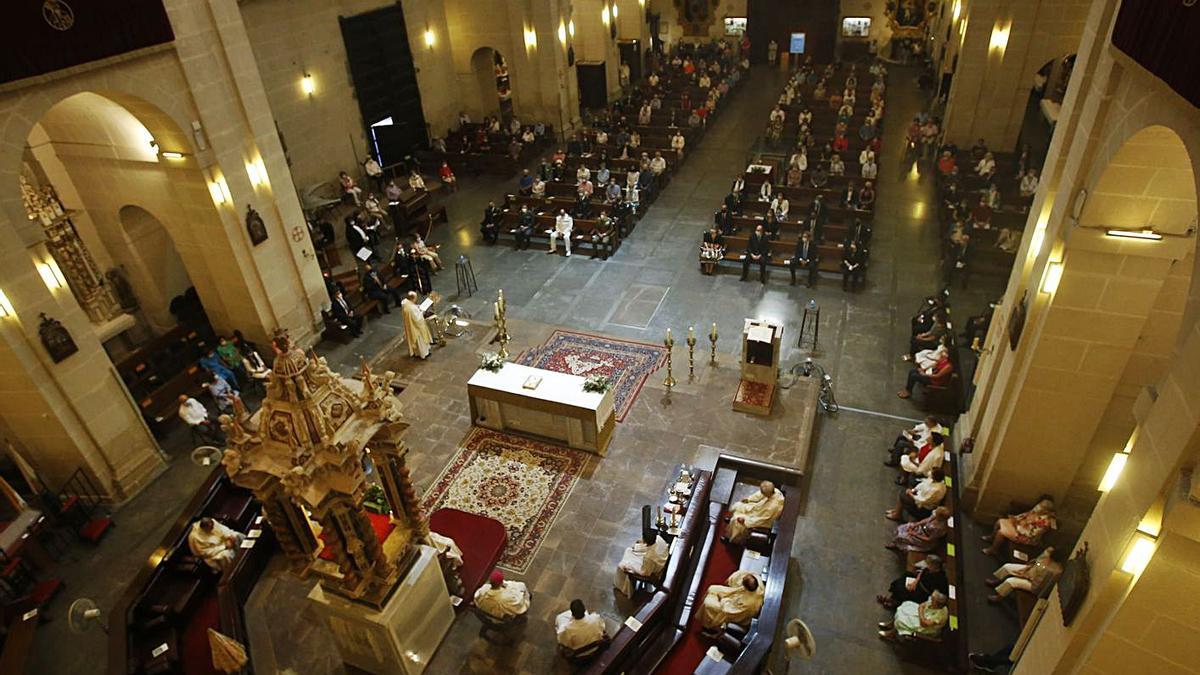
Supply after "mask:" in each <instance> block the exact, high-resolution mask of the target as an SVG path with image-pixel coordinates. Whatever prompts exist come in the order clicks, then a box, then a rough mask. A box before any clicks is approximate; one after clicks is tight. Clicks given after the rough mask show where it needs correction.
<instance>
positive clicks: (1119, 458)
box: [1096, 452, 1129, 492]
mask: <svg viewBox="0 0 1200 675" xmlns="http://www.w3.org/2000/svg"><path fill="white" fill-rule="evenodd" d="M1127 461H1129V455H1128V454H1126V453H1124V452H1118V453H1116V454H1114V455H1113V457H1112V461H1110V462H1109V463H1108V470H1107V471H1105V472H1104V478H1101V479H1100V486H1099V487H1098V488H1096V489H1098V490H1100V491H1101V492H1108V491H1109V490H1111V489H1113V486H1114V485H1116V484H1117V479H1118V478H1120V477H1121V471H1122V470H1124V469H1125V463H1126V462H1127Z"/></svg>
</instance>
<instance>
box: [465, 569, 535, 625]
mask: <svg viewBox="0 0 1200 675" xmlns="http://www.w3.org/2000/svg"><path fill="white" fill-rule="evenodd" d="M529 600H530V596H529V589H527V588H525V584H524V583H523V582H520V581H505V580H504V573H503V572H501V571H500V570H496V571H494V572H492V576H491V579H489V581H488V583H486V584H484V585H483V586H480V587H479V590H477V591H475V606H476V607H478V608H479V611H481V612H483V613H484V614H487V615H488V616H490V617H492V618H495V619H498V620H501V621H503V620H506V619H511V618H514V617H518V616H521V615H522V614H524V613H525V612H528V611H529Z"/></svg>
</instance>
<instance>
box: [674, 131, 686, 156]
mask: <svg viewBox="0 0 1200 675" xmlns="http://www.w3.org/2000/svg"><path fill="white" fill-rule="evenodd" d="M686 143H687V139H685V138H684V137H683V134H681V133H679V132H678V131H676V132H675V135H674V136H672V137H671V149H672V150H674V151H675V156H676V157H678V158H679V159H683V146H684V144H686Z"/></svg>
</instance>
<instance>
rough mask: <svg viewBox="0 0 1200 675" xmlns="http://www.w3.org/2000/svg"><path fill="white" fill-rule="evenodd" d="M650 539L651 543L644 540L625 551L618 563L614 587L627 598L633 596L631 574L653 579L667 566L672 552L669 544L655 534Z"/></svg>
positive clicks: (638, 541)
mask: <svg viewBox="0 0 1200 675" xmlns="http://www.w3.org/2000/svg"><path fill="white" fill-rule="evenodd" d="M649 539H650V543H646V541H645V540H643V539H638V540H637V541H635V542H633V546H630V547H629V548H627V549H625V555H623V556H621V562H619V563H617V574H616V579H615V580H614V581H613V587H614V588H616V589H617V590H618V591H619V592H620V593H621V594H622V595H624V596H625V597H629V596H631V595H633V582H632V581H631V580H630V578H629V575H630V574H636V575H638V576H640V577H653V576H656V575H657V574H658V573H659V572H661V571H662V569H663V567H665V566H666V564H667V558H668V557H669V556H670V552H671V548H670V547H669V546H667V542H665V541H663V539H662V537H658V536H655V535H654V533H653V532H651V533H650V535H649Z"/></svg>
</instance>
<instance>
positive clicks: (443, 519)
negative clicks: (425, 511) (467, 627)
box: [429, 509, 508, 607]
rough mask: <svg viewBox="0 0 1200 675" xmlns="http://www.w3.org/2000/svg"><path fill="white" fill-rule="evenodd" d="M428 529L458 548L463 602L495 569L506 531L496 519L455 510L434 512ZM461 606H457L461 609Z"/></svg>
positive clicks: (506, 539)
mask: <svg viewBox="0 0 1200 675" xmlns="http://www.w3.org/2000/svg"><path fill="white" fill-rule="evenodd" d="M429 529H431V530H433V531H434V532H437V533H438V534H440V535H442V536H446V537H450V538H451V539H453V540H454V543H456V544H458V547H459V548H460V549H462V553H463V566H462V569H460V570H459V572H458V574H459V576H460V577H462V582H463V592H464V593H465V595H466V599H467V600H470V599H471V598H473V597H475V589H477V588H479V587H480V586H481V585H483V582H484V580H486V579H487V578H488V575H490V574H491V573H492V570H493V569H495V568H496V563H498V562H500V557H501V556H502V555H504V546H505V544H507V542H508V532H507V531H505V529H504V525H502V524H501V523H500V521H498V520H493V519H491V518H486V517H484V516H477V515H475V514H474V513H467V512H466V511H459V510H458V509H438V510H437V511H434V512H433V515H431V516H429ZM466 605H467V603H463V604H462V605H460V607H465V606H466Z"/></svg>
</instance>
